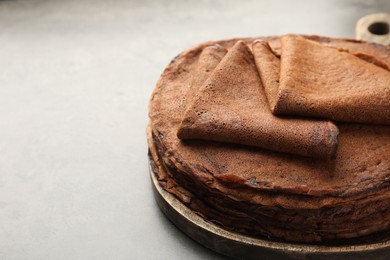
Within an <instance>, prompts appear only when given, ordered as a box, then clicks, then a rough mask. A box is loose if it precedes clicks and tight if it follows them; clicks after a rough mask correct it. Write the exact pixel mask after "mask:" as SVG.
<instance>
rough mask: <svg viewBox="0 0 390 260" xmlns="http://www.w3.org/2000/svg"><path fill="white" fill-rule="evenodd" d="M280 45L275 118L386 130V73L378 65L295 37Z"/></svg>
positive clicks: (389, 106)
mask: <svg viewBox="0 0 390 260" xmlns="http://www.w3.org/2000/svg"><path fill="white" fill-rule="evenodd" d="M281 42H282V47H281V48H282V55H281V63H280V85H279V90H278V91H277V94H275V93H272V94H271V93H270V94H271V95H272V96H273V97H272V100H273V103H272V102H271V103H270V105H271V110H272V112H273V113H274V114H277V115H299V116H308V117H319V118H326V119H331V120H336V121H344V122H358V123H371V124H383V125H390V72H389V71H388V70H386V69H385V68H384V67H383V66H377V65H378V62H372V63H371V62H367V59H361V58H359V57H357V56H355V55H352V54H350V53H348V52H345V51H340V50H337V49H334V48H330V47H327V46H324V45H322V44H320V43H317V42H314V41H311V40H308V39H304V38H302V37H300V36H292V35H290V36H285V37H283V38H282V40H281Z"/></svg>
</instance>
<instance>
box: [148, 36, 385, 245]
mask: <svg viewBox="0 0 390 260" xmlns="http://www.w3.org/2000/svg"><path fill="white" fill-rule="evenodd" d="M308 38H309V39H311V40H315V41H317V42H320V43H321V44H324V45H327V46H331V47H334V48H339V49H343V50H345V51H347V52H349V53H351V54H356V53H363V54H364V55H367V56H372V57H374V58H375V59H376V60H380V61H382V62H383V63H384V64H390V48H389V47H385V46H381V45H377V44H371V43H361V42H356V41H353V40H344V39H331V38H326V37H318V36H310V37H308ZM244 40H245V43H246V44H252V43H253V41H254V40H257V39H244ZM259 40H262V41H266V42H267V43H268V44H269V45H270V46H271V48H272V52H273V53H276V54H277V55H280V50H281V49H280V38H278V37H268V38H260V39H259ZM236 42H237V39H232V40H226V41H219V42H212V43H206V44H201V45H198V46H195V47H193V48H191V49H189V50H187V51H185V52H183V53H182V54H181V55H179V56H178V57H177V58H176V59H175V60H174V61H172V62H171V63H170V64H169V65H168V67H167V68H166V69H165V71H164V73H163V75H162V76H161V78H160V80H159V82H158V83H157V86H156V89H155V90H154V92H153V95H152V99H151V102H150V110H149V116H150V123H151V124H150V128H149V129H148V142H149V151H150V154H151V165H152V169H153V171H154V173H155V174H156V175H157V176H158V178H159V182H160V184H161V186H162V187H163V188H164V189H165V190H167V191H168V192H170V193H172V194H174V195H175V196H177V197H178V199H179V200H181V201H182V202H183V203H185V204H186V205H187V206H188V207H189V208H191V209H192V210H193V211H195V212H196V213H198V214H199V215H201V216H203V217H204V218H205V219H207V220H208V221H212V222H214V223H217V224H218V225H221V226H222V227H223V228H226V229H229V230H233V231H234V232H239V233H243V234H250V235H253V236H261V237H264V236H265V237H266V238H269V239H277V240H287V241H306V242H315V241H321V243H322V242H324V241H325V242H327V241H329V242H332V243H333V242H334V243H336V244H340V243H341V242H340V241H342V243H344V242H346V241H354V240H353V239H352V240H351V238H356V239H359V241H360V239H361V241H364V242H366V243H367V242H370V241H371V240H370V239H371V238H370V237H367V236H366V235H367V234H371V233H375V232H378V231H381V230H384V229H388V228H389V223H390V212H389V209H390V205H389V203H390V160H389V158H388V154H390V127H388V126H379V125H361V124H348V123H339V124H338V127H339V130H340V135H339V148H338V155H337V158H336V159H335V160H334V161H333V162H332V163H329V162H327V161H325V160H320V159H315V158H314V159H313V158H307V157H303V156H293V155H289V154H286V153H279V152H274V151H271V150H263V149H257V148H253V147H250V146H243V145H234V144H231V143H222V142H207V141H202V140H188V141H186V142H182V141H181V140H180V139H178V138H177V131H178V129H179V126H180V124H181V121H182V118H183V114H184V113H185V109H186V108H187V107H188V106H187V105H188V102H190V103H191V102H192V100H193V99H192V98H191V99H188V98H187V97H188V95H189V93H191V92H194V93H195V92H197V91H198V90H199V86H195V85H193V84H192V82H193V81H194V78H193V77H194V75H195V74H196V71H197V69H198V65H199V61H200V59H199V56H200V54H201V53H202V50H204V49H205V48H207V47H208V46H210V45H215V44H220V45H221V46H223V47H224V48H226V49H228V50H230V49H231V47H232V46H233V45H234V44H235V43H236ZM365 62H366V61H365ZM340 239H341V240H340Z"/></svg>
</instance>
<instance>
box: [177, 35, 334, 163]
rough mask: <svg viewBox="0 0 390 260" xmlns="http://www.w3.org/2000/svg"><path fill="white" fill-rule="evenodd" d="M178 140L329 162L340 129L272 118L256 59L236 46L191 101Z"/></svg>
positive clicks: (243, 46) (240, 45) (324, 123)
mask: <svg viewBox="0 0 390 260" xmlns="http://www.w3.org/2000/svg"><path fill="white" fill-rule="evenodd" d="M177 135H178V137H179V138H180V139H204V140H214V141H221V142H228V143H237V144H244V145H251V146H257V147H261V148H265V149H269V150H274V151H278V152H286V153H291V154H298V155H304V156H309V157H320V158H329V157H334V156H335V152H336V147H337V136H338V129H337V127H336V126H335V125H334V124H333V123H332V122H330V121H320V120H306V119H295V118H279V117H276V116H274V115H273V114H272V113H271V111H270V109H269V107H268V102H267V98H266V96H265V93H264V90H263V88H262V85H261V80H260V77H259V74H258V71H257V68H256V65H255V62H254V59H253V55H252V53H251V51H250V50H249V48H248V47H247V46H246V44H245V43H244V42H242V41H238V42H237V43H236V44H235V45H234V46H233V47H232V49H231V50H229V52H228V53H227V54H226V55H225V56H224V58H223V59H222V60H221V62H220V63H219V64H218V66H217V67H216V68H215V69H214V71H213V72H212V73H211V75H210V77H209V78H208V79H207V80H206V81H205V82H204V84H203V85H202V86H201V87H200V88H199V90H198V93H196V95H195V96H194V97H193V100H192V102H191V104H190V105H189V106H188V107H187V110H186V112H185V113H184V117H183V120H182V122H181V124H180V127H179V130H178V133H177Z"/></svg>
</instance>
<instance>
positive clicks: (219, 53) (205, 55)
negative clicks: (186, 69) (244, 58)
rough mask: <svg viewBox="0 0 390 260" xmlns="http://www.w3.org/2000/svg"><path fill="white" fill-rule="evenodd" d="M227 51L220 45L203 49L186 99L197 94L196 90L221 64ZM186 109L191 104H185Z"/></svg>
mask: <svg viewBox="0 0 390 260" xmlns="http://www.w3.org/2000/svg"><path fill="white" fill-rule="evenodd" d="M226 53H227V50H226V49H225V48H224V47H222V46H221V45H218V44H216V45H210V46H208V47H206V48H204V49H203V51H202V53H201V54H200V55H199V58H198V63H197V67H196V69H195V72H194V74H193V75H192V82H191V84H192V86H193V87H192V88H191V91H189V92H188V94H187V96H186V99H187V100H190V101H191V100H192V99H193V97H194V95H195V94H196V93H197V92H198V89H199V88H200V87H201V86H202V84H203V83H204V82H205V81H206V80H207V79H208V78H209V77H210V74H211V73H212V72H213V70H214V69H215V67H217V65H218V64H219V63H220V62H221V60H222V58H223V57H224V56H225V55H226ZM186 104H187V107H188V106H189V105H190V104H191V102H187V103H186Z"/></svg>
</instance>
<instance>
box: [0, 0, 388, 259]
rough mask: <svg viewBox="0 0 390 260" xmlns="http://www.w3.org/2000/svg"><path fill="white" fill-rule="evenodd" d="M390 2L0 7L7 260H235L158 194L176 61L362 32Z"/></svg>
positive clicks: (0, 165)
mask: <svg viewBox="0 0 390 260" xmlns="http://www.w3.org/2000/svg"><path fill="white" fill-rule="evenodd" d="M378 11H381V12H386V11H387V12H390V2H389V1H374V0H365V1H364V0H362V1H340V0H317V1H311V0H306V1H303V0H296V1H287V0H286V1H271V0H263V1H221V0H216V1H211V0H210V1H206V0H198V1H192V2H190V1H179V0H172V1H136V0H133V1H119V0H118V1H109V0H95V1H93V0H83V1H80V0H79V1H76V0H68V1H43V0H29V1H18V0H14V1H12V0H8V1H0V154H1V156H0V234H1V235H0V259H225V258H224V257H222V256H219V255H217V254H215V253H213V252H211V251H209V250H208V249H205V248H203V247H202V246H200V245H198V244H197V243H195V242H193V241H192V240H191V239H189V238H187V237H186V236H185V235H183V234H182V233H181V232H180V231H179V230H177V229H176V228H175V227H174V226H173V225H172V224H171V223H170V222H169V221H168V220H167V219H166V218H165V217H164V215H163V214H162V213H161V212H160V211H159V209H158V208H157V205H156V203H155V201H154V199H153V195H152V189H151V184H150V179H149V173H148V167H147V156H146V154H147V145H146V139H145V127H146V125H147V122H148V117H147V106H148V101H149V97H150V95H151V92H152V90H153V88H154V85H155V83H156V81H157V80H158V78H159V75H160V74H161V72H162V71H163V69H164V67H165V66H166V64H168V63H169V61H170V60H171V58H173V57H174V56H175V55H176V54H178V53H179V52H180V51H182V50H183V49H185V48H188V47H190V46H191V45H194V44H196V43H200V42H203V41H206V40H218V39H223V38H231V37H237V36H259V35H274V34H283V33H305V34H321V35H328V36H335V37H354V26H355V23H356V21H357V19H358V18H359V17H361V16H363V15H365V14H369V13H372V12H378Z"/></svg>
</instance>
